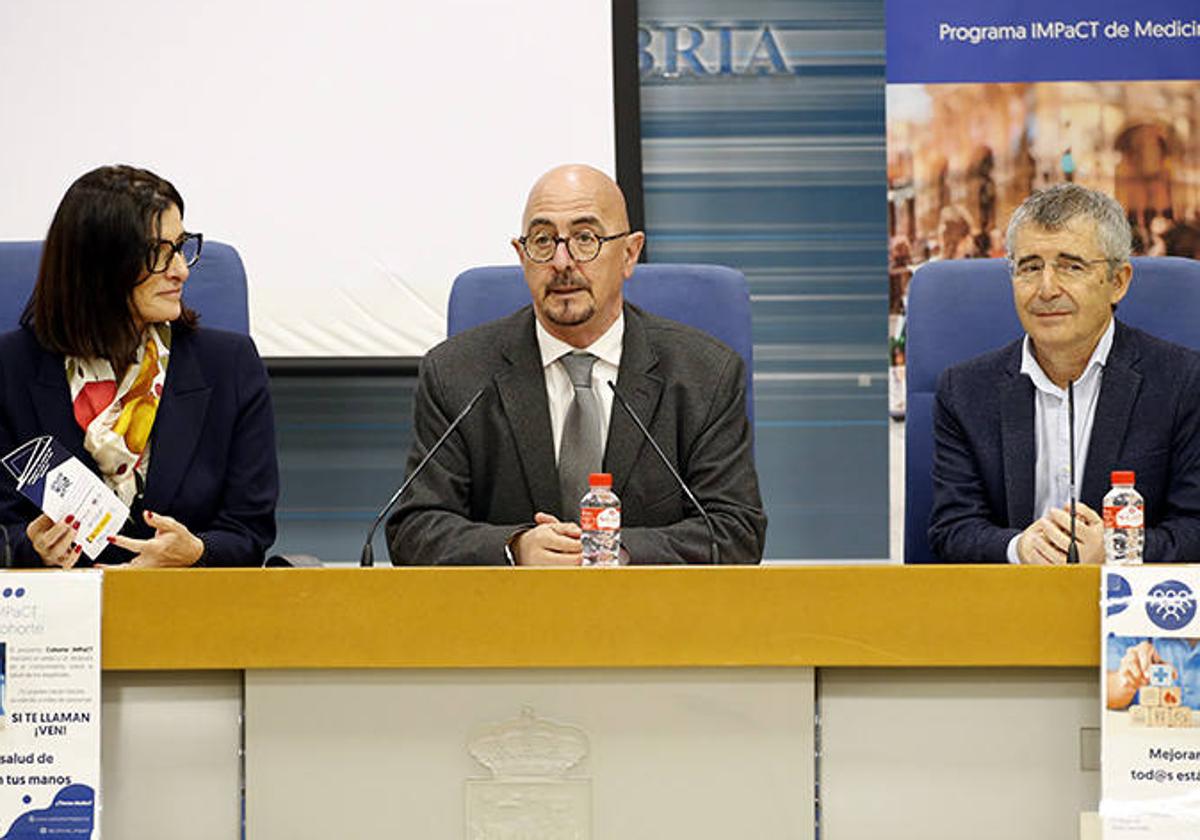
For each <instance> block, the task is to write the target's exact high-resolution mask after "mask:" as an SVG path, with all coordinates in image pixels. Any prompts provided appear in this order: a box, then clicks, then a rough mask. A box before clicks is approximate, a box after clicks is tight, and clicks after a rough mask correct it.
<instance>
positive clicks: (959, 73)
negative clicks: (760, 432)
mask: <svg viewBox="0 0 1200 840" xmlns="http://www.w3.org/2000/svg"><path fill="white" fill-rule="evenodd" d="M885 9H886V18H887V22H886V26H887V181H888V233H889V269H888V276H889V309H888V311H889V315H890V318H889V329H890V346H891V354H892V364H893V376H892V381H893V384H894V388H893V391H892V394H891V397H892V413H893V414H895V415H898V414H903V413H904V412H905V411H906V406H905V405H904V401H905V395H904V383H905V378H906V377H905V370H906V367H907V366H906V359H907V353H908V352H909V350H910V349H911V348H909V347H908V346H907V344H908V332H907V316H908V303H909V299H908V289H909V283H910V281H911V280H912V278H913V275H914V272H916V271H918V270H919V269H920V267H921V266H923V265H926V264H928V263H931V262H933V261H936V260H948V259H956V260H958V259H981V258H989V257H991V258H1003V257H1005V256H1007V243H1006V233H1007V226H1008V221H1009V218H1010V217H1011V215H1012V212H1013V210H1015V209H1016V208H1017V207H1018V206H1019V205H1020V204H1021V202H1022V201H1024V200H1025V199H1026V198H1028V197H1029V195H1030V194H1031V193H1032V192H1033V191H1035V190H1041V189H1045V188H1047V187H1050V186H1053V185H1055V184H1059V183H1063V182H1073V183H1077V184H1080V185H1082V186H1085V187H1088V188H1091V189H1095V190H1099V191H1101V192H1104V193H1106V194H1108V195H1110V196H1112V197H1113V198H1115V199H1116V200H1117V202H1118V203H1120V205H1121V206H1122V207H1123V208H1124V210H1125V212H1126V215H1127V217H1128V219H1129V224H1130V227H1131V231H1132V240H1133V241H1132V249H1131V252H1132V254H1133V255H1134V256H1152V257H1158V256H1179V257H1187V258H1191V259H1194V258H1197V257H1200V177H1198V176H1200V85H1197V84H1196V80H1197V79H1200V14H1197V5H1196V3H1195V0H1139V2H1136V3H1129V2H1125V0H1086V2H1085V0H987V2H983V0H924V2H921V3H911V2H907V3H906V2H900V1H899V0H887V3H886V7H885ZM977 271H978V270H977ZM963 276H969V274H966V273H965V272H964V275H963ZM976 276H980V275H979V274H978V273H976ZM918 282H919V281H918ZM1136 288H1137V278H1136V276H1135V278H1134V293H1135V294H1136ZM1015 327H1016V325H1015V323H1014V329H1015ZM1014 337H1015V336H1014ZM918 344H919V341H918ZM988 349H991V348H988ZM918 352H919V350H918ZM932 384H933V383H932V382H928V383H926V382H918V383H914V385H915V386H916V387H917V388H918V389H922V390H923V389H925V388H929V387H932Z"/></svg>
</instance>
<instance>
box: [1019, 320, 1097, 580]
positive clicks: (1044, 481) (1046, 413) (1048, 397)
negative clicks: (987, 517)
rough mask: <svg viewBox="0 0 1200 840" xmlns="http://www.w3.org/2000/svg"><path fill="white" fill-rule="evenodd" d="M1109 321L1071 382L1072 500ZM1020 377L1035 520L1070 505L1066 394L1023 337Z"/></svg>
mask: <svg viewBox="0 0 1200 840" xmlns="http://www.w3.org/2000/svg"><path fill="white" fill-rule="evenodd" d="M1114 325H1115V321H1113V320H1111V319H1110V320H1109V322H1108V329H1106V330H1105V331H1104V334H1103V335H1102V336H1100V341H1099V342H1097V343H1096V349H1095V350H1093V351H1092V356H1091V358H1090V359H1088V362H1087V365H1086V366H1085V367H1084V369H1083V373H1081V374H1080V375H1079V378H1078V379H1076V380H1075V498H1077V499H1078V498H1079V485H1080V484H1081V483H1082V482H1083V470H1084V466H1085V465H1086V464H1087V453H1088V444H1089V443H1090V442H1091V439H1092V424H1093V422H1094V421H1095V419H1096V403H1097V402H1099V400H1100V382H1101V380H1102V379H1103V377H1104V365H1105V364H1106V363H1107V362H1108V353H1109V351H1110V350H1112V343H1113V332H1114V330H1115V326H1114ZM1021 373H1022V374H1024V375H1025V376H1028V377H1029V378H1030V380H1031V381H1032V382H1033V388H1034V397H1033V428H1034V451H1035V452H1036V453H1037V454H1036V461H1035V464H1034V483H1033V488H1034V490H1033V515H1034V518H1035V519H1040V518H1041V517H1043V516H1045V515H1046V513H1047V512H1048V511H1049V510H1051V509H1052V508H1061V507H1062V506H1063V505H1066V504H1067V503H1068V502H1069V501H1070V500H1071V439H1070V421H1069V416H1070V415H1069V413H1068V406H1067V390H1066V389H1065V388H1059V387H1058V386H1057V385H1055V384H1054V383H1053V382H1051V381H1050V377H1048V376H1047V375H1046V372H1045V371H1043V370H1042V367H1041V365H1039V364H1038V363H1037V359H1035V358H1034V357H1033V348H1032V346H1031V344H1030V341H1029V336H1025V341H1024V343H1023V344H1022V345H1021ZM1020 538H1021V535H1020V534H1017V536H1015V537H1013V538H1012V539H1011V540H1009V542H1008V552H1007V553H1008V562H1009V563H1019V562H1020V559H1019V558H1018V556H1017V540H1019V539H1020Z"/></svg>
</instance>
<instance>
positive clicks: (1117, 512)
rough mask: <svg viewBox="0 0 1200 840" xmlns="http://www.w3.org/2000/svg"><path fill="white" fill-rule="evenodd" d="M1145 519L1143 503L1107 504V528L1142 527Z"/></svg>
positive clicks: (1105, 522)
mask: <svg viewBox="0 0 1200 840" xmlns="http://www.w3.org/2000/svg"><path fill="white" fill-rule="evenodd" d="M1144 521H1145V515H1144V511H1143V508H1142V505H1105V506H1104V527H1105V528H1141V527H1142V523H1143V522H1144Z"/></svg>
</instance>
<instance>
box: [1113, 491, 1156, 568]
mask: <svg viewBox="0 0 1200 840" xmlns="http://www.w3.org/2000/svg"><path fill="white" fill-rule="evenodd" d="M1134 478H1135V476H1134V474H1133V471H1132V470H1116V471H1114V472H1113V474H1112V483H1113V486H1112V489H1111V490H1109V491H1108V495H1106V496H1105V497H1104V562H1105V563H1111V564H1114V565H1117V566H1136V565H1140V564H1141V562H1142V542H1143V540H1144V538H1145V535H1146V531H1145V524H1144V521H1145V502H1144V501H1143V499H1142V494H1141V493H1139V492H1138V491H1137V490H1135V489H1133V481H1134Z"/></svg>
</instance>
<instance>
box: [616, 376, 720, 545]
mask: <svg viewBox="0 0 1200 840" xmlns="http://www.w3.org/2000/svg"><path fill="white" fill-rule="evenodd" d="M608 387H609V388H611V389H612V392H613V396H614V397H616V398H617V402H619V403H620V404H621V408H623V409H625V413H626V414H628V415H629V417H630V419H632V420H633V422H634V425H636V426H637V427H638V431H640V432H641V433H642V436H643V437H644V438H646V440H648V441H650V445H651V446H653V447H654V451H655V452H656V453H657V454H658V457H659V459H660V460H662V462H663V464H664V465H665V466H666V468H667V469H668V470H670V471H671V476H672V477H673V478H674V479H675V482H676V483H677V484H678V485H679V486H680V487H681V488H683V493H684V495H685V496H687V497H688V500H689V501H690V502H691V503H692V504H693V505H695V506H696V510H698V511H700V516H702V517H703V518H704V527H705V528H707V529H708V562H710V563H712V564H713V565H714V566H715V565H717V564H718V563H720V562H721V549H720V547H719V546H718V545H717V532H716V531H715V530H714V529H713V524H712V519H711V518H709V515H708V511H706V510H705V509H704V506H703V505H701V504H700V500H699V499H697V498H696V494H694V493H693V492H692V488H690V487H688V486H687V482H685V481H684V480H683V478H682V477H681V476H680V475H679V471H678V470H676V469H675V465H674V464H672V463H671V459H670V458H668V457H667V453H665V452H663V451H662V447H661V446H659V445H658V441H656V440H655V439H654V438H653V437H652V436H651V435H650V430H649V429H647V428H646V424H645V423H643V422H642V418H640V417H638V416H637V413H636V412H634V410H633V407H632V406H631V405H630V404H629V403H628V402H626V400H625V398H624V397H623V396H621V392H620V391H618V390H617V386H616V385H614V384H613V383H612V382H611V381H610V382H609V383H608Z"/></svg>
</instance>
